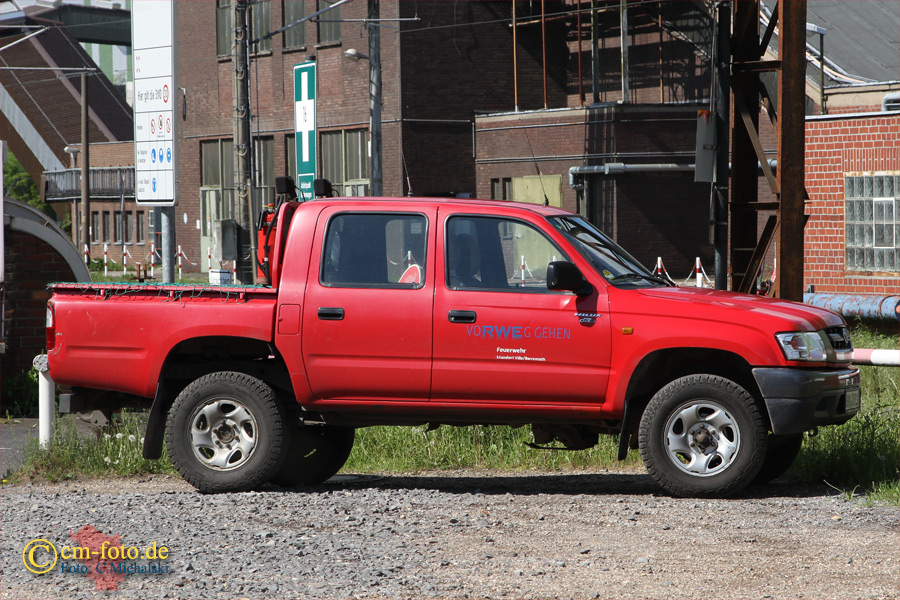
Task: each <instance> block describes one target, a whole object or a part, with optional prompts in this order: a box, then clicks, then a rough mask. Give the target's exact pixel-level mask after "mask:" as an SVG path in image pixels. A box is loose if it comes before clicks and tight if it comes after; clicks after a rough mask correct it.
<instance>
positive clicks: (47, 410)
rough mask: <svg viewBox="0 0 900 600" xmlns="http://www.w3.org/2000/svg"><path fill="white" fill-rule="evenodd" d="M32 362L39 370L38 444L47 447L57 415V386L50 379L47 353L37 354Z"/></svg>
mask: <svg viewBox="0 0 900 600" xmlns="http://www.w3.org/2000/svg"><path fill="white" fill-rule="evenodd" d="M32 364H33V365H34V368H35V369H36V370H37V372H38V444H39V445H40V446H41V448H46V447H47V446H49V445H50V436H51V435H52V434H53V419H54V418H55V417H56V414H55V413H56V386H55V385H54V383H53V380H52V379H50V367H49V364H48V363H47V355H46V354H39V355H37V356H35V357H34V361H33V362H32Z"/></svg>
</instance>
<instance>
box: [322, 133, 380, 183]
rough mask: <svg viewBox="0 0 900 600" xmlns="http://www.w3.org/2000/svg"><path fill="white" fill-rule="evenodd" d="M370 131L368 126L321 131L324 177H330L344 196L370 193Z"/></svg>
mask: <svg viewBox="0 0 900 600" xmlns="http://www.w3.org/2000/svg"><path fill="white" fill-rule="evenodd" d="M368 134H369V131H368V130H367V129H345V130H342V131H326V132H323V133H322V134H321V137H320V140H319V143H320V145H321V146H320V147H321V155H322V159H321V160H322V177H324V178H325V179H327V180H329V181H330V182H331V183H332V185H333V186H334V189H335V190H336V191H337V192H338V194H339V195H341V196H366V195H368V193H369V153H368V152H369V150H368V148H369V146H368V144H369V135H368Z"/></svg>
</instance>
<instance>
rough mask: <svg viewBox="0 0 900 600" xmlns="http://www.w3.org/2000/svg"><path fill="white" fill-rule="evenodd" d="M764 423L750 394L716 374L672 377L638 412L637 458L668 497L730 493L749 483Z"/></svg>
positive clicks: (761, 450)
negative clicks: (673, 378)
mask: <svg viewBox="0 0 900 600" xmlns="http://www.w3.org/2000/svg"><path fill="white" fill-rule="evenodd" d="M766 433H767V432H766V427H765V423H764V421H763V418H762V415H761V414H760V411H759V407H758V406H757V404H756V402H755V401H754V399H753V397H752V396H751V395H750V394H749V393H748V392H747V391H746V390H745V389H744V388H742V387H740V386H739V385H737V384H736V383H734V382H733V381H730V380H728V379H725V378H724V377H718V376H716V375H705V374H704V375H688V376H687V377H682V378H680V379H676V380H675V381H672V382H671V383H669V384H668V385H666V386H665V387H663V388H662V389H661V390H659V391H658V392H657V393H656V395H654V396H653V398H652V399H651V400H650V403H649V404H648V405H647V408H646V409H645V411H644V414H643V416H642V417H641V425H640V432H639V442H640V448H641V458H642V459H643V461H644V465H645V466H646V467H647V470H648V471H649V472H650V475H651V476H652V477H653V479H654V480H656V482H657V483H658V484H659V485H660V486H661V487H662V488H663V489H665V490H666V491H667V492H668V493H670V494H672V495H673V496H729V495H732V494H734V493H736V492H738V491H739V490H741V489H742V488H743V487H745V486H746V485H747V484H749V483H750V482H751V481H752V480H753V478H754V477H756V475H757V473H758V472H759V470H760V468H761V466H762V464H763V459H764V458H765V456H766V441H767V440H766Z"/></svg>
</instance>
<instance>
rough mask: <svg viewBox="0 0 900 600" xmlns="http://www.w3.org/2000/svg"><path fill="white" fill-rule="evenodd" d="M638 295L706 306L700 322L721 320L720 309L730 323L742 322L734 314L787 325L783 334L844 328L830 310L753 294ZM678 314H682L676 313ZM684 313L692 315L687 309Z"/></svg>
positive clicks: (662, 291) (647, 291)
mask: <svg viewBox="0 0 900 600" xmlns="http://www.w3.org/2000/svg"><path fill="white" fill-rule="evenodd" d="M639 293H640V294H642V295H644V296H647V297H650V298H656V299H659V300H669V301H673V302H685V303H690V304H693V305H694V306H697V305H704V306H705V307H708V308H706V309H705V310H708V311H709V313H708V314H705V315H698V316H699V317H700V318H703V316H707V317H708V318H709V319H710V320H721V318H722V317H723V316H724V315H722V314H715V313H718V312H719V311H718V310H716V308H718V307H721V308H722V309H723V310H724V311H727V312H729V313H731V318H729V319H728V320H732V321H733V320H735V319H740V318H741V317H740V315H735V313H734V312H733V311H735V310H737V311H743V312H745V313H748V314H747V315H746V318H747V319H754V318H760V319H764V320H769V319H777V320H781V321H785V325H784V328H783V329H781V328H779V329H781V330H782V331H787V330H795V331H796V330H801V331H818V330H820V329H824V328H825V327H833V326H835V325H843V324H844V321H843V319H842V318H841V317H840V316H839V315H838V314H837V313H834V312H832V311H830V310H827V309H824V308H819V307H817V306H810V305H809V304H802V303H800V302H793V301H790V300H781V299H778V298H766V297H765V296H752V295H750V294H738V293H735V292H724V291H720V290H708V289H704V288H692V287H676V288H671V287H668V288H663V287H660V288H644V289H641V290H639ZM673 308H674V307H673ZM676 312H680V311H677V309H676ZM684 312H692V311H691V310H690V309H689V308H687V307H685V311H684ZM750 313H752V314H750Z"/></svg>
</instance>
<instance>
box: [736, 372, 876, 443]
mask: <svg viewBox="0 0 900 600" xmlns="http://www.w3.org/2000/svg"><path fill="white" fill-rule="evenodd" d="M753 376H754V377H755V378H756V383H757V385H758V386H759V390H760V392H762V396H763V400H764V401H765V403H766V410H767V411H768V413H769V421H770V423H771V424H772V433H774V434H776V435H784V434H789V433H802V432H804V431H808V430H810V429H813V428H815V427H818V426H820V425H839V424H841V423H845V422H847V421H849V420H850V419H851V418H852V417H853V415H855V414H856V413H858V412H859V406H860V386H859V369H853V368H850V369H830V370H806V369H797V368H758V369H753Z"/></svg>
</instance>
